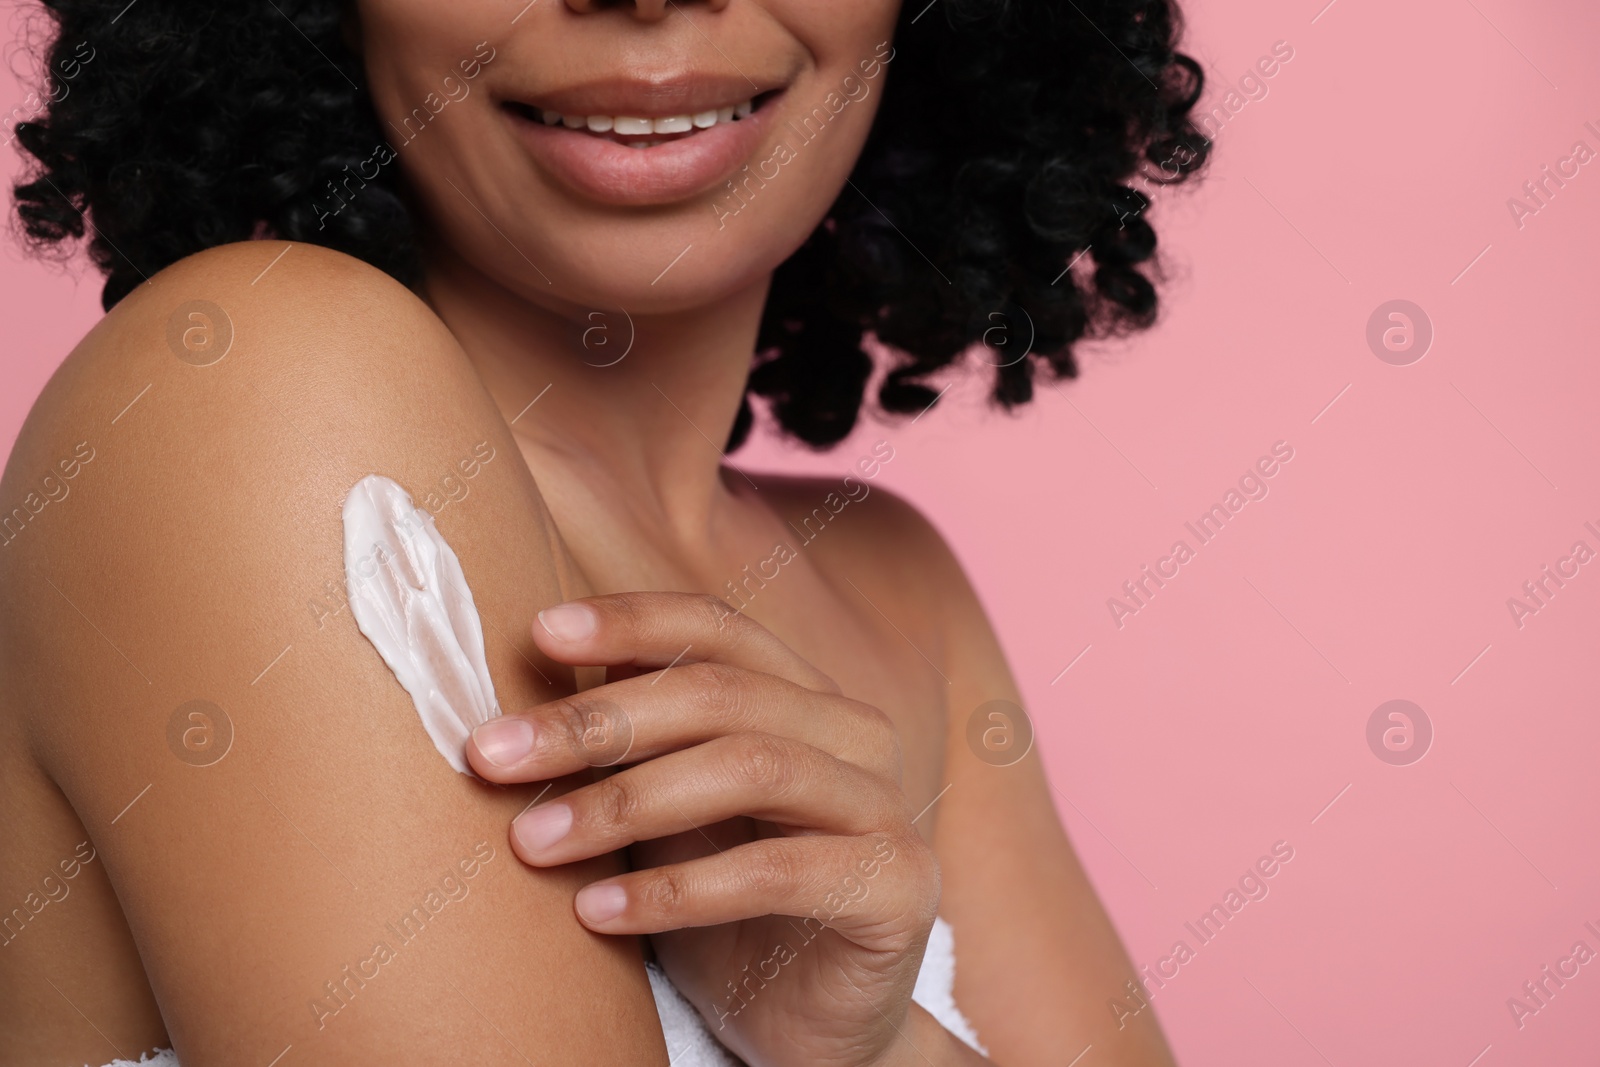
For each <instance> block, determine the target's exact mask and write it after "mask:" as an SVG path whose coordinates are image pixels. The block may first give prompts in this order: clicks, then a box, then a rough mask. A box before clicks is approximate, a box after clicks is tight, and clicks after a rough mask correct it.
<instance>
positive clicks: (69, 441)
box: [0, 240, 464, 533]
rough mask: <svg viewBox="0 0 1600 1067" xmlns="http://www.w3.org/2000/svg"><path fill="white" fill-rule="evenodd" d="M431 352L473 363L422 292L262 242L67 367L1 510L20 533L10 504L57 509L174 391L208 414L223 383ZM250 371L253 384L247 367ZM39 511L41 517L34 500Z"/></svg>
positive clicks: (223, 257) (212, 265) (353, 369)
mask: <svg viewBox="0 0 1600 1067" xmlns="http://www.w3.org/2000/svg"><path fill="white" fill-rule="evenodd" d="M423 341H427V342H429V345H428V347H429V348H430V349H431V350H432V352H433V353H434V354H435V355H436V357H450V356H452V355H456V356H458V357H459V358H462V359H464V356H460V355H459V351H458V349H457V346H455V343H454V339H453V338H452V337H451V335H450V333H449V331H448V330H447V329H445V328H444V325H443V324H442V323H441V322H439V320H438V318H437V316H435V315H434V314H433V312H432V311H431V309H429V308H428V306H427V305H426V304H424V303H423V302H422V301H421V300H420V299H419V298H418V297H417V296H416V295H415V294H413V293H411V292H410V291H409V290H407V289H406V288H405V287H404V286H403V285H401V284H400V283H399V282H398V281H396V280H395V279H393V278H391V277H390V276H388V275H387V274H385V273H383V272H382V271H380V270H378V269H377V268H375V267H372V266H370V265H368V264H366V263H364V262H362V261H360V260H358V259H355V258H354V257H352V256H348V255H345V254H343V253H341V252H336V251H334V250H332V249H328V248H322V247H319V246H316V245H309V244H298V243H289V242H284V241H270V240H262V241H242V242H235V243H230V244H224V245H218V246H216V247H213V248H209V249H206V250H205V251H202V252H198V253H195V254H194V255H191V256H187V257H185V258H184V259H181V260H179V261H178V262H176V263H173V264H172V265H170V266H168V267H166V268H164V269H163V270H161V271H159V272H158V273H156V274H154V275H152V276H151V277H150V278H149V279H148V280H147V281H146V282H144V283H143V284H141V285H139V286H138V287H136V288H135V289H134V290H133V291H132V292H130V293H128V295H127V296H125V297H124V298H123V299H122V300H121V301H119V302H118V303H117V304H116V305H115V306H114V307H113V308H112V309H111V310H110V311H109V312H108V313H107V314H106V315H105V316H104V317H102V318H101V319H100V320H99V322H97V323H96V324H95V325H94V327H93V328H92V329H91V330H90V331H89V332H88V334H86V335H85V336H84V337H83V339H82V340H81V341H79V343H78V344H77V345H76V346H75V347H74V348H73V350H72V351H71V352H70V353H69V354H68V355H67V357H66V358H65V359H64V360H63V361H62V363H61V365H60V366H59V367H58V368H57V369H56V371H55V373H54V374H53V375H52V376H51V378H50V380H49V382H48V383H47V384H46V386H45V388H44V389H43V390H42V392H41V393H40V395H39V397H38V399H37V400H36V401H35V403H34V405H33V407H32V409H31V410H30V412H29V414H28V417H27V419H26V420H25V422H24V423H23V426H22V429H21V431H20V433H19V434H18V437H17V440H16V443H15V445H14V447H13V449H12V451H11V455H10V458H9V460H8V462H7V464H6V470H5V477H4V480H3V481H0V507H3V508H4V509H5V510H6V511H7V512H10V513H13V514H12V518H13V520H14V523H13V525H14V526H15V525H16V524H18V523H20V522H21V520H22V516H21V515H17V514H14V513H15V511H16V508H15V507H14V506H13V505H14V503H16V502H15V501H13V500H12V498H13V497H15V498H18V500H19V501H20V500H21V499H23V498H26V497H28V496H29V495H30V494H33V495H35V496H37V497H38V498H39V500H44V501H48V500H49V498H50V494H51V493H52V492H59V491H60V489H58V488H57V486H58V484H59V483H60V482H61V480H62V477H63V475H64V474H65V472H66V471H67V470H69V469H71V468H72V465H71V464H69V463H65V462H64V461H65V460H66V459H67V458H68V457H72V456H74V455H79V456H81V455H86V454H88V453H91V452H93V453H95V454H96V455H99V454H100V453H101V452H102V450H103V447H104V446H105V445H107V444H108V443H109V442H110V441H111V440H112V439H113V438H114V437H115V436H117V435H118V434H119V432H124V431H126V430H128V429H129V428H131V427H134V426H137V425H138V424H139V423H140V422H141V419H140V416H141V414H142V412H140V411H139V408H140V407H141V406H145V407H147V408H148V407H149V406H151V405H148V404H146V402H147V401H150V400H153V399H160V396H161V394H163V393H164V394H167V395H168V396H171V397H174V398H178V397H181V398H183V399H184V400H185V401H186V402H189V403H192V404H193V405H195V406H196V408H197V409H200V410H203V409H204V408H205V407H207V406H209V404H211V403H214V402H217V401H218V400H219V396H218V394H219V393H220V392H221V391H222V390H220V389H219V388H218V387H219V385H221V384H222V383H224V382H226V381H232V382H234V383H238V382H240V381H242V380H245V379H248V381H249V383H250V384H251V385H253V386H255V387H257V388H263V387H268V386H270V384H271V382H272V381H273V380H275V379H280V378H284V377H302V378H303V377H306V376H308V375H310V376H314V377H317V378H321V379H327V378H334V377H337V376H339V375H340V374H346V375H356V376H363V377H366V378H368V380H370V379H371V375H372V373H373V371H374V370H375V369H376V366H375V365H376V364H377V363H378V362H379V361H381V360H382V359H384V358H386V357H392V356H393V355H394V354H396V353H397V352H398V351H399V350H400V349H401V347H402V346H404V345H406V344H407V343H408V342H411V343H413V344H415V343H418V342H423ZM452 350H456V351H454V352H453V351H452ZM245 363H248V364H249V368H248V371H247V372H245V371H244V368H242V367H241V366H240V365H241V364H245ZM238 414H239V416H240V419H239V420H232V421H228V422H227V423H226V424H225V425H223V426H218V425H216V424H215V423H213V422H211V421H210V420H195V421H193V422H190V420H175V421H173V422H170V423H168V424H167V425H165V426H164V431H165V432H166V433H167V434H169V435H171V436H172V437H174V438H179V437H182V436H183V435H184V434H185V433H186V432H187V429H188V428H191V427H192V428H193V429H195V430H199V429H200V428H202V427H203V428H204V429H205V430H206V431H207V432H215V431H216V430H218V429H223V430H227V429H244V428H246V427H245V426H244V425H243V420H244V419H246V418H247V417H248V416H249V415H250V414H251V411H250V410H249V409H246V410H242V411H240V412H238ZM75 449H76V450H77V452H76V453H75V452H74V450H75ZM87 462H92V460H90V461H87ZM154 473H157V470H156V469H155V468H151V467H145V466H139V467H136V468H134V469H129V470H126V471H124V472H122V475H123V476H125V477H128V478H131V479H135V480H137V479H138V478H139V477H140V476H141V475H142V474H154ZM71 477H73V478H75V477H76V471H73V473H72V475H71ZM33 506H34V507H36V508H37V507H40V506H41V505H40V504H39V501H38V500H35V501H34V502H33ZM33 514H35V515H40V514H42V512H40V511H34V512H33ZM5 532H6V533H15V532H16V531H15V529H7V530H6V531H5Z"/></svg>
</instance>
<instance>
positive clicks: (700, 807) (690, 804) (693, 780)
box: [511, 733, 911, 867]
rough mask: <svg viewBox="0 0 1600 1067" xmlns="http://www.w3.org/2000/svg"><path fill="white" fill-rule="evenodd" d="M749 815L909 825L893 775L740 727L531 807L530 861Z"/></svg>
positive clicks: (568, 857)
mask: <svg viewBox="0 0 1600 1067" xmlns="http://www.w3.org/2000/svg"><path fill="white" fill-rule="evenodd" d="M737 816H747V817H749V818H753V819H760V820H763V821H766V822H771V823H777V824H779V825H782V826H788V827H794V828H797V829H800V830H803V831H813V832H820V833H828V834H864V833H868V832H870V831H873V830H881V829H883V828H884V827H888V826H909V825H910V818H911V812H910V810H909V808H908V805H907V803H906V800H905V795H904V794H903V793H901V792H900V790H899V788H898V787H896V786H895V785H894V784H892V783H891V782H888V781H886V780H885V779H883V778H879V777H877V776H876V775H873V774H869V773H868V772H866V771H864V770H862V769H861V768H860V767H857V766H855V765H853V764H850V763H846V762H845V761H843V760H840V759H837V758H835V757H833V756H830V755H828V754H827V753H825V752H822V751H819V750H818V749H815V748H812V747H811V746H810V745H807V744H803V743H801V742H799V741H795V740H792V739H790V738H786V737H778V736H775V735H773V734H763V733H738V734H729V735H727V736H725V737H718V738H715V739H713V740H711V741H708V742H706V743H705V744H703V745H697V746H695V747H694V748H690V749H686V750H684V751H681V752H672V753H668V754H667V755H664V756H661V757H659V758H657V759H653V760H650V761H648V762H646V763H641V764H639V765H638V766H636V767H632V768H630V769H628V770H626V771H623V772H621V773H619V774H614V775H611V776H610V777H607V778H604V779H602V780H600V781H598V782H596V783H594V784H593V785H587V786H584V787H583V788H581V789H576V790H574V791H573V792H571V793H568V794H566V795H565V796H563V797H561V798H560V799H559V800H552V801H549V802H548V803H545V804H540V805H538V806H537V807H533V808H530V809H529V810H527V811H525V812H523V813H522V814H521V815H519V816H517V818H516V819H515V820H514V821H513V822H512V824H511V833H512V842H513V848H514V850H515V851H516V853H517V855H518V856H519V857H521V858H522V860H523V862H525V863H529V864H532V865H534V866H538V867H551V866H556V865H558V864H562V863H572V862H574V861H576V860H582V859H589V858H591V857H593V856H600V855H604V854H605V853H607V852H613V851H615V850H617V849H619V848H624V847H626V846H628V845H631V844H633V843H634V842H636V841H652V840H655V839H657V838H661V837H668V836H670V835H673V834H680V833H683V832H684V831H686V830H692V829H695V828H696V827H700V826H709V825H712V824H714V823H718V822H722V821H723V820H725V819H732V818H735V817H737Z"/></svg>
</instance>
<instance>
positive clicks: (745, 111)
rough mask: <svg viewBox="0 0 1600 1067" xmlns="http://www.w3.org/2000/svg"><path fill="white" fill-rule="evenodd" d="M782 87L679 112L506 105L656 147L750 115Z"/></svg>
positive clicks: (529, 115) (535, 117) (534, 118)
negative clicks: (597, 111)
mask: <svg viewBox="0 0 1600 1067" xmlns="http://www.w3.org/2000/svg"><path fill="white" fill-rule="evenodd" d="M782 91H783V90H781V89H773V90H770V91H768V92H764V93H758V94H756V95H755V96H753V97H751V98H750V99H748V100H743V101H740V102H739V103H737V104H731V105H726V106H723V107H717V108H707V109H706V110H704V111H696V112H684V113H680V114H676V115H658V116H645V115H605V114H595V115H576V114H565V113H563V112H560V111H556V110H553V109H551V108H541V107H535V106H534V105H532V104H524V103H520V102H518V101H507V102H506V104H505V106H506V107H507V108H508V109H509V110H511V111H513V112H515V113H516V114H518V115H520V116H522V117H523V118H525V119H527V120H529V121H530V122H538V123H541V124H543V125H545V126H561V127H565V128H566V129H569V130H573V131H576V132H578V133H584V134H588V135H590V136H593V137H596V138H598V139H600V140H607V141H611V142H612V143H614V144H621V145H627V146H628V147H629V148H654V147H656V146H657V145H662V144H669V143H671V142H673V141H682V140H687V139H690V138H692V137H694V136H696V135H697V134H700V133H702V132H704V131H706V130H710V129H714V128H715V127H717V126H723V125H727V124H730V123H737V122H739V121H741V120H743V119H746V118H748V117H749V116H750V115H752V114H754V113H755V112H756V111H758V110H760V109H761V108H762V107H764V106H766V105H768V104H769V103H770V102H771V101H772V99H773V98H774V97H776V96H778V95H779V94H780V93H782Z"/></svg>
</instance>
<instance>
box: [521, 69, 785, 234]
mask: <svg viewBox="0 0 1600 1067" xmlns="http://www.w3.org/2000/svg"><path fill="white" fill-rule="evenodd" d="M781 95H782V94H781V93H771V94H768V95H766V96H765V97H763V98H761V99H758V100H757V101H756V103H757V107H756V108H755V110H754V111H752V112H751V113H750V114H748V115H746V116H744V117H743V118H739V119H734V120H731V121H719V122H717V124H716V125H714V126H712V127H710V128H709V129H698V128H694V129H691V130H689V131H687V132H681V133H674V134H659V133H651V134H639V135H633V136H628V135H621V136H619V135H618V134H617V133H616V132H615V131H605V132H594V131H591V130H589V129H587V128H582V129H571V128H568V127H567V126H565V125H559V124H558V125H553V126H552V125H547V124H546V123H545V122H544V121H542V120H541V119H540V118H537V117H535V116H536V115H537V114H538V112H537V111H536V110H535V109H532V108H525V107H517V106H512V105H508V106H506V107H505V108H504V109H503V110H504V111H505V112H506V115H507V116H508V119H509V121H510V122H511V124H512V125H513V127H515V129H516V131H517V134H518V136H520V137H521V138H522V141H523V143H524V144H526V145H527V146H528V151H529V152H530V153H532V155H533V157H534V159H535V161H537V162H538V164H539V165H540V166H541V167H543V168H544V169H545V170H547V171H548V172H549V173H550V174H552V175H553V176H554V177H555V178H556V179H557V180H558V181H560V182H562V183H563V184H564V185H566V186H567V187H568V188H570V189H572V190H573V191H575V192H577V193H579V194H580V195H582V196H585V197H587V198H589V199H591V200H596V201H599V202H601V203H605V204H616V205H626V206H646V205H653V204H670V203H674V202H677V201H680V200H686V199H688V198H690V197H693V196H695V195H697V194H699V193H702V192H705V191H706V190H707V189H710V188H712V187H714V186H716V185H717V184H719V183H721V182H723V181H726V180H727V179H728V178H729V177H731V176H732V175H733V173H734V172H735V171H737V170H738V169H739V167H740V166H741V165H742V164H744V163H745V162H747V161H748V160H749V159H750V158H751V156H753V155H754V154H755V151H756V148H757V147H758V146H759V145H760V144H761V143H762V141H763V140H764V139H765V138H766V136H767V133H768V130H769V128H770V127H771V124H772V122H773V117H774V115H776V113H777V110H778V109H777V108H776V107H775V106H774V105H775V104H776V103H777V100H778V97H780V96H781ZM644 141H655V142H658V143H655V144H653V145H651V146H650V147H646V148H634V147H631V144H633V143H638V142H644Z"/></svg>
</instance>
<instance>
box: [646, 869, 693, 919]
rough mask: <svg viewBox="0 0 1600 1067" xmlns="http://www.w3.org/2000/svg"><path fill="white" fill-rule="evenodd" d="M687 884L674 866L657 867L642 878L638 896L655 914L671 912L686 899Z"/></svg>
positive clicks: (681, 873) (674, 911)
mask: <svg viewBox="0 0 1600 1067" xmlns="http://www.w3.org/2000/svg"><path fill="white" fill-rule="evenodd" d="M688 896H689V885H688V881H687V880H686V879H685V878H684V876H683V872H682V871H680V870H678V869H677V868H676V867H657V868H656V869H655V870H653V871H651V872H650V873H649V874H648V875H647V876H645V878H644V883H643V885H642V886H641V893H640V897H641V899H642V901H643V903H644V905H645V906H646V907H647V908H649V909H650V910H651V911H652V912H655V913H657V914H663V913H664V914H673V913H676V912H677V911H679V910H680V909H681V908H682V907H683V905H684V903H685V902H686V901H687V900H688Z"/></svg>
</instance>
